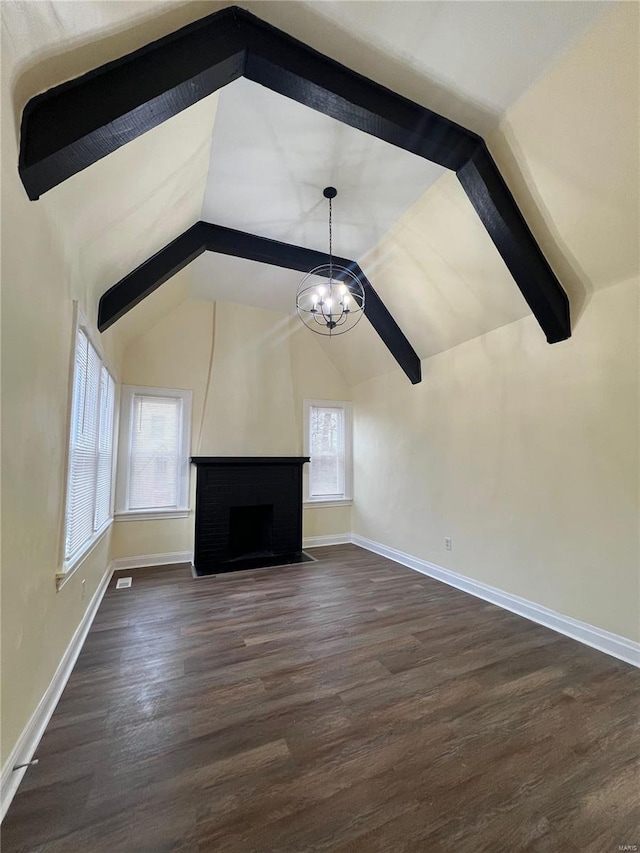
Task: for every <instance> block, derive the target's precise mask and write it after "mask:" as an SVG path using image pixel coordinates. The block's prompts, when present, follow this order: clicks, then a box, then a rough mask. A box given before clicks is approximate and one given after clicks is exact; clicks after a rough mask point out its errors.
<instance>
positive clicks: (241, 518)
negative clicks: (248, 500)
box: [229, 504, 273, 560]
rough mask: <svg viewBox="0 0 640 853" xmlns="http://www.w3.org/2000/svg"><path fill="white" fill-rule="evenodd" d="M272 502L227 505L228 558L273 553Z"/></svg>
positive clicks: (236, 558)
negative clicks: (253, 504)
mask: <svg viewBox="0 0 640 853" xmlns="http://www.w3.org/2000/svg"><path fill="white" fill-rule="evenodd" d="M272 532H273V504H261V505H259V506H232V507H229V558H230V559H231V560H238V559H241V558H246V557H258V556H262V555H265V556H266V555H271V554H273V546H272V541H271V540H272Z"/></svg>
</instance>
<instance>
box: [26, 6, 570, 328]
mask: <svg viewBox="0 0 640 853" xmlns="http://www.w3.org/2000/svg"><path fill="white" fill-rule="evenodd" d="M240 76H245V77H247V78H248V79H250V80H253V81H254V82H256V83H260V84H261V85H263V86H266V87H268V88H270V89H272V90H273V91H275V92H279V93H280V94H281V95H284V96H286V97H288V98H292V99H294V100H296V101H298V102H299V103H301V104H305V105H306V106H308V107H310V108H312V109H315V110H318V111H319V112H322V113H324V114H326V115H328V116H331V117H332V118H334V119H336V120H337V121H340V122H343V123H345V124H348V125H350V126H351V127H355V128H357V129H358V130H361V131H363V132H365V133H369V134H371V135H373V136H376V137H377V138H379V139H383V140H385V141H386V142H390V143H392V144H393V145H396V146H398V147H400V148H403V149H405V150H406V151H410V152H411V153H413V154H416V155H417V156H420V157H424V158H426V159H428V160H431V161H433V162H435V163H439V164H440V165H442V166H445V167H446V168H449V169H453V170H455V171H456V172H457V174H458V177H459V179H460V183H461V185H462V187H463V188H464V190H465V192H466V193H467V195H468V196H469V198H470V200H471V203H472V204H473V206H474V207H475V209H476V210H477V212H478V214H479V215H480V218H481V219H482V222H483V223H484V225H485V227H486V228H487V230H488V232H489V234H490V235H491V238H492V240H493V242H494V244H495V245H496V248H497V249H498V251H499V252H500V254H501V255H502V257H503V259H504V261H505V263H506V264H507V267H508V268H509V270H510V271H511V274H512V275H513V277H514V279H515V280H516V283H517V284H518V287H519V288H520V290H521V291H522V293H523V294H524V296H525V299H526V300H527V302H528V304H529V306H530V307H531V310H532V311H533V313H534V314H535V316H536V318H537V320H538V322H539V323H540V325H541V327H542V329H543V330H544V332H545V334H546V336H547V339H548V340H549V342H551V343H553V342H555V341H559V340H564V339H565V338H568V337H569V336H570V335H571V324H570V317H569V303H568V300H567V297H566V294H565V292H564V290H563V289H562V286H561V284H560V282H559V281H558V279H557V278H556V276H555V275H554V273H553V271H552V269H551V267H550V266H549V264H548V262H547V261H546V259H545V258H544V255H543V254H542V252H541V250H540V248H539V246H538V244H537V243H536V241H535V239H534V237H533V235H532V233H531V231H530V229H529V228H528V226H527V224H526V222H525V220H524V217H523V216H522V214H521V212H520V210H519V208H518V206H517V204H516V202H515V200H514V198H513V196H512V194H511V193H510V192H509V190H508V188H507V186H506V184H505V182H504V180H503V178H502V176H501V174H500V172H499V170H498V168H497V166H496V164H495V162H494V161H493V159H492V158H491V156H490V155H489V153H488V151H487V148H486V145H485V143H484V141H483V140H482V139H481V138H480V137H479V136H477V135H476V134H475V133H472V132H471V131H469V130H466V129H465V128H463V127H461V126H460V125H458V124H456V123H455V122H452V121H450V120H449V119H447V118H445V117H444V116H440V115H438V114H437V113H434V112H432V111H431V110H429V109H427V108H426V107H423V106H420V105H419V104H416V103H413V102H412V101H409V100H407V99H406V98H403V97H402V96H401V95H398V94H396V93H395V92H391V91H390V90H389V89H386V88H385V87H384V86H381V85H379V84H378V83H375V82H374V81H372V80H369V79H367V78H365V77H363V76H362V75H360V74H357V73H356V72H354V71H352V70H351V69H349V68H347V67H345V66H344V65H341V64H340V63H338V62H335V61H334V60H332V59H330V58H329V57H327V56H323V55H322V54H320V53H318V52H317V51H316V50H313V49H312V48H310V47H308V46H307V45H305V44H303V43H302V42H300V41H298V40H297V39H294V38H292V37H291V36H289V35H287V34H286V33H284V32H282V31H281V30H278V29H276V28H275V27H272V26H270V25H269V24H266V23H264V22H263V21H261V20H260V19H259V18H256V17H255V16H254V15H251V14H250V13H248V12H245V11H244V10H242V9H239V8H237V7H229V8H227V9H223V10H222V11H221V12H217V13H215V14H213V15H209V16H208V17H206V18H203V19H202V20H200V21H196V22H195V23H193V24H190V25H189V26H187V27H184V28H183V29H181V30H178V31H177V32H175V33H172V34H171V35H169V36H166V37H165V38H162V39H159V40H158V41H155V42H152V43H151V44H149V45H147V46H146V47H144V48H141V49H140V50H138V51H136V52H134V53H132V54H129V55H128V56H124V57H122V58H120V59H118V60H115V61H114V62H110V63H108V64H107V65H103V66H101V67H100V68H97V69H95V70H93V71H91V72H89V73H88V74H85V75H84V76H82V77H79V78H77V79H76V80H73V81H71V82H69V83H65V84H63V85H62V86H57V87H56V88H54V89H51V90H50V91H49V92H45V93H44V94H43V95H38V96H37V97H36V98H33V99H32V100H31V101H30V102H29V103H28V104H27V106H26V108H25V110H24V113H23V117H22V134H21V143H20V161H19V171H20V175H21V177H22V181H23V183H24V185H25V188H26V190H27V193H28V195H29V197H30V198H32V199H36V198H38V197H39V196H40V194H41V193H43V192H46V191H47V190H49V189H51V188H52V187H54V186H56V185H57V184H59V183H61V182H62V181H63V180H65V179H66V178H68V177H70V176H71V175H74V174H76V173H77V172H79V171H81V170H82V169H84V168H86V167H87V166H89V165H91V164H92V163H95V162H96V161H97V160H99V159H101V158H102V157H105V156H107V155H108V154H110V153H111V152H112V151H114V150H116V149H117V148H118V147H120V146H121V145H124V144H125V143H127V142H129V141H131V140H132V139H135V138H136V137H137V136H140V135H141V134H143V133H145V132H146V131H147V130H150V129H151V128H153V127H155V126H156V125H158V124H160V123H161V122H163V121H165V120H166V119H168V118H170V117H171V116H174V115H176V114H177V113H179V112H181V111H182V110H184V109H186V108H187V107H189V106H191V105H192V104H194V103H196V101H198V100H200V99H201V98H204V97H206V96H207V95H210V94H211V93H212V92H214V91H216V90H217V89H219V88H220V87H221V86H224V85H226V84H227V83H229V82H231V81H232V80H235V79H237V78H238V77H240Z"/></svg>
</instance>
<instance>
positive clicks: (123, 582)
mask: <svg viewBox="0 0 640 853" xmlns="http://www.w3.org/2000/svg"><path fill="white" fill-rule="evenodd" d="M132 580H133V578H118V580H117V581H116V589H129V587H130V586H131V581H132Z"/></svg>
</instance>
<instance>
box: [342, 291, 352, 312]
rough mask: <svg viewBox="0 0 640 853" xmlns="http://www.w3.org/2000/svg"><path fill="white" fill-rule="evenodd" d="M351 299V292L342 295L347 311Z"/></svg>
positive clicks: (343, 304) (343, 305)
mask: <svg viewBox="0 0 640 853" xmlns="http://www.w3.org/2000/svg"><path fill="white" fill-rule="evenodd" d="M350 300H351V297H350V296H349V294H348V293H345V294H344V295H343V297H342V307H343V308H344V310H345V311H348V310H349V302H350Z"/></svg>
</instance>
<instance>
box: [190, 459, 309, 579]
mask: <svg viewBox="0 0 640 853" xmlns="http://www.w3.org/2000/svg"><path fill="white" fill-rule="evenodd" d="M191 461H192V462H193V464H194V465H195V466H196V468H197V477H198V479H197V486H196V531H195V548H194V566H195V570H196V574H198V575H212V574H219V573H221V572H232V571H237V570H239V569H254V568H261V567H263V566H276V565H281V564H284V563H294V562H299V561H301V560H303V559H304V558H303V554H302V466H303V465H304V463H305V462H308V461H309V457H308V456H239V457H237V456H194V457H193V458H192V459H191Z"/></svg>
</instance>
